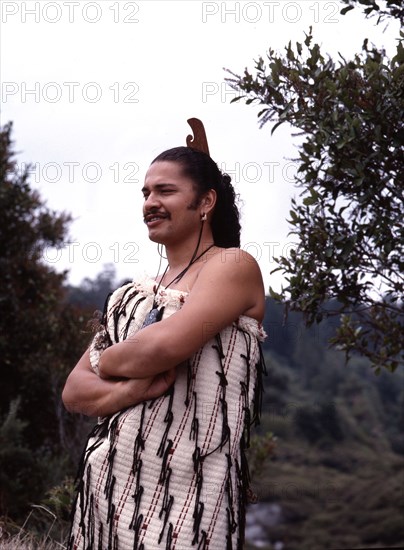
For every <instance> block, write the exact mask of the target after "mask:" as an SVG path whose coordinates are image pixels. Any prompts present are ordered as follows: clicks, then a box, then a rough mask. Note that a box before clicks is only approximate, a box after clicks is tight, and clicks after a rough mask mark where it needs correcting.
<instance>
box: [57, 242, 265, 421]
mask: <svg viewBox="0 0 404 550" xmlns="http://www.w3.org/2000/svg"><path fill="white" fill-rule="evenodd" d="M263 312H264V288H263V283H262V276H261V272H260V270H259V267H258V265H257V263H256V262H255V260H254V259H253V258H252V257H251V256H250V255H249V254H247V253H246V252H243V251H241V250H239V249H224V250H223V251H222V253H219V254H216V255H214V256H212V257H211V258H210V259H209V260H208V261H207V262H206V264H204V266H203V267H202V268H201V270H200V272H199V275H198V278H197V280H196V282H195V284H194V286H193V287H192V290H191V292H190V293H189V295H188V297H187V300H186V301H185V303H184V305H183V307H182V308H181V309H180V310H179V311H178V312H176V313H174V314H173V315H171V316H170V317H168V318H166V319H163V320H162V321H160V322H159V323H156V324H154V325H150V326H148V327H146V328H144V329H142V330H140V331H139V332H137V333H136V334H135V335H134V336H132V337H129V338H128V339H126V340H124V341H122V342H119V343H117V344H114V345H112V346H111V347H109V348H107V349H106V350H105V351H104V352H103V353H102V355H101V357H100V361H99V372H100V376H98V375H97V374H96V373H95V372H94V371H93V369H92V368H91V365H90V357H89V351H88V350H87V351H86V352H85V353H84V355H83V356H82V358H81V359H80V360H79V362H78V363H77V365H76V367H75V368H74V369H73V371H72V372H71V373H70V375H69V377H68V379H67V381H66V385H65V388H64V390H63V394H62V399H63V402H64V404H65V406H66V408H67V410H69V411H70V412H79V413H82V414H85V415H88V416H107V415H110V414H113V413H115V412H118V411H119V410H122V409H124V408H126V407H129V406H131V405H136V404H138V403H140V402H142V401H145V400H148V399H154V398H156V397H158V396H160V395H162V394H163V393H164V392H165V391H166V390H167V389H168V388H169V387H170V385H171V384H173V382H174V380H175V367H176V365H179V364H180V363H182V362H183V361H185V360H186V359H188V358H189V357H191V356H192V355H193V354H194V353H195V352H196V351H197V350H198V349H199V348H201V347H202V346H203V345H204V344H205V343H206V342H207V341H208V340H210V339H211V338H212V337H213V336H214V335H215V334H217V333H218V332H220V331H221V330H223V329H224V328H225V327H227V326H229V325H231V324H232V323H233V322H234V321H235V320H237V319H238V317H239V316H240V315H243V314H244V315H249V316H251V317H254V318H256V319H257V320H258V321H261V320H262V317H263Z"/></svg>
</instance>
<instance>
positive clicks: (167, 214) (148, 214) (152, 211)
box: [143, 208, 171, 223]
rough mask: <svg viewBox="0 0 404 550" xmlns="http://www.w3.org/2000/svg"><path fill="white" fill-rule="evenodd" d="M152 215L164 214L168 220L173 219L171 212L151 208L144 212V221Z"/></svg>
mask: <svg viewBox="0 0 404 550" xmlns="http://www.w3.org/2000/svg"><path fill="white" fill-rule="evenodd" d="M152 216H162V217H163V218H167V219H168V220H169V219H171V215H170V214H169V212H162V211H161V210H158V209H157V208H151V209H150V210H147V211H146V212H145V213H144V215H143V222H144V223H147V220H148V219H149V218H150V217H152Z"/></svg>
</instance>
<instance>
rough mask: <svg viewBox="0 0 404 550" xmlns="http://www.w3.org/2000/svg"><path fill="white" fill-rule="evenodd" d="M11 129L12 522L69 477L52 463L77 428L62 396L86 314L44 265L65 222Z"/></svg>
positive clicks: (7, 307)
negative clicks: (19, 157) (37, 185)
mask: <svg viewBox="0 0 404 550" xmlns="http://www.w3.org/2000/svg"><path fill="white" fill-rule="evenodd" d="M11 132H12V124H11V123H9V124H7V125H6V126H4V128H1V130H0V208H1V213H2V215H1V218H0V249H1V251H2V252H1V257H0V279H1V291H0V418H4V419H5V420H4V423H3V425H2V426H3V427H2V428H1V433H0V438H1V439H2V443H1V447H2V453H1V457H0V461H1V463H2V467H1V469H2V471H3V472H8V471H10V472H12V471H14V470H15V468H16V467H17V466H16V465H18V464H20V465H21V468H20V467H18V468H17V470H18V471H19V472H20V473H19V474H18V475H17V474H16V477H15V480H14V481H13V479H12V475H11V473H9V474H7V475H6V474H4V475H3V476H2V477H0V516H1V515H3V514H8V513H10V514H13V515H14V517H15V516H16V515H18V514H19V513H20V514H23V513H24V506H25V507H27V506H29V504H30V502H31V503H32V502H35V500H36V501H38V499H39V498H40V497H41V492H42V490H43V489H44V490H45V488H46V487H45V486H46V484H47V483H52V482H57V481H59V480H58V479H56V478H58V477H59V474H60V475H63V477H64V476H65V475H66V474H65V472H59V471H58V469H59V468H60V467H59V466H58V465H57V463H58V462H59V463H61V464H62V463H63V464H64V466H66V463H67V462H68V461H67V460H64V461H63V460H61V457H63V456H64V454H65V453H66V451H65V447H67V446H68V445H67V443H68V442H69V441H70V440H71V439H72V438H71V437H69V433H70V432H71V431H72V430H73V432H74V429H75V428H74V427H72V426H69V425H68V422H67V421H66V413H65V412H64V411H63V408H62V405H61V399H60V394H61V388H62V385H63V383H64V380H65V378H66V374H67V372H68V371H69V370H70V369H71V368H72V366H73V365H74V364H75V362H76V361H77V359H78V357H79V356H80V354H81V353H82V352H83V349H84V346H85V342H86V341H87V340H88V338H89V336H88V334H84V331H83V328H84V327H85V324H86V322H87V319H88V316H87V319H86V316H85V315H84V314H83V311H82V310H78V309H77V308H75V307H73V306H70V305H69V304H68V303H67V301H66V299H65V298H66V289H65V287H64V281H65V273H57V272H56V271H54V270H53V269H52V268H50V267H49V266H48V265H47V264H46V263H45V262H44V261H43V249H44V247H56V246H61V245H62V243H63V241H64V240H65V238H66V233H67V225H68V222H69V220H70V217H69V215H67V214H65V213H61V214H58V213H55V212H53V211H51V210H50V209H49V208H47V207H46V205H45V204H44V202H43V201H42V199H41V197H40V196H39V194H38V193H37V192H36V191H34V190H32V189H31V188H30V185H29V182H28V170H29V167H27V168H26V169H25V170H23V171H20V170H19V168H18V166H17V163H16V160H15V152H14V149H13V143H12V140H11ZM17 402H18V414H17V407H16V405H13V403H17ZM9 426H14V427H15V431H16V433H15V438H14V439H13V437H11V435H12V434H11V432H10V429H9ZM6 428H7V430H6ZM69 430H70V432H69ZM10 434H11V435H10ZM6 436H7V437H6ZM3 444H4V445H3ZM6 463H7V467H6V466H5V464H6ZM24 465H25V466H24ZM13 468H14V469H13ZM28 470H29V471H30V475H29V476H28V475H25V474H26V472H27V471H28ZM45 473H46V475H45ZM24 476H25V477H24ZM52 477H55V479H52ZM20 489H21V491H22V492H21V493H20Z"/></svg>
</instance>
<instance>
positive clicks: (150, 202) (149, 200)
mask: <svg viewBox="0 0 404 550" xmlns="http://www.w3.org/2000/svg"><path fill="white" fill-rule="evenodd" d="M159 206H160V201H159V199H158V196H157V195H156V193H153V191H152V192H151V193H149V195H148V196H147V197H146V198H145V201H144V203H143V210H144V211H145V212H147V211H149V210H151V209H153V208H154V209H155V208H158V207H159Z"/></svg>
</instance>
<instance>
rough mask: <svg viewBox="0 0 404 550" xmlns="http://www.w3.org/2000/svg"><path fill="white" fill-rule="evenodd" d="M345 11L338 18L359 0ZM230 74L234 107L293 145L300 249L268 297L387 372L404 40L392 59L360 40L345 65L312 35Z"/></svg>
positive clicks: (403, 119) (390, 11)
mask: <svg viewBox="0 0 404 550" xmlns="http://www.w3.org/2000/svg"><path fill="white" fill-rule="evenodd" d="M345 3H347V4H349V6H347V7H346V8H345V11H347V8H348V7H354V5H355V4H356V3H357V2H355V1H354V0H346V2H345ZM360 3H361V4H365V5H366V6H367V7H366V10H367V11H366V13H367V14H370V13H372V12H373V11H375V12H378V13H379V16H380V15H383V16H384V17H387V16H390V15H393V16H397V17H398V18H400V17H402V14H403V11H404V8H403V7H402V3H401V1H400V2H394V1H391V2H387V4H386V5H385V9H384V11H383V13H380V10H378V9H377V7H376V4H375V3H374V2H373V1H371V0H369V1H362V0H361V1H360ZM343 11H344V10H343ZM403 36H404V35H403V34H402V35H401V38H402V37H403ZM231 75H232V76H231V77H230V78H228V82H229V83H230V84H231V85H232V86H233V88H234V89H236V90H237V91H238V92H239V94H240V95H239V97H238V98H236V99H235V100H233V101H237V100H239V99H241V98H245V99H246V102H247V104H250V103H258V104H260V105H262V106H263V108H262V109H261V110H260V112H259V113H258V117H259V121H260V124H261V126H263V125H264V124H266V123H273V127H272V132H274V131H275V130H276V128H277V127H279V126H280V125H281V124H284V123H288V124H289V125H290V126H291V127H292V128H293V129H297V130H298V131H299V135H300V136H301V141H300V144H299V147H298V151H299V153H298V154H299V156H298V158H297V159H296V162H297V163H298V170H297V176H296V183H297V185H298V186H299V187H301V189H302V193H301V197H302V200H299V201H298V200H296V199H294V200H292V205H291V210H290V220H289V223H290V224H291V233H292V234H294V235H296V237H297V241H298V244H297V245H296V247H295V249H293V250H291V251H290V255H289V257H281V258H279V259H278V263H279V267H278V268H277V270H281V271H282V272H283V273H284V276H285V279H286V281H287V285H286V287H285V288H283V289H282V291H281V294H280V295H279V294H277V293H275V292H273V291H272V289H271V292H272V296H273V297H276V298H277V299H278V300H282V301H284V302H285V303H286V306H287V308H288V309H290V310H297V311H301V312H303V314H304V316H305V321H306V322H307V323H308V324H309V325H311V324H313V323H314V322H316V321H317V322H318V321H320V320H321V319H323V318H327V317H329V316H331V315H339V316H340V326H339V328H338V329H337V332H336V335H335V336H334V337H333V338H332V339H331V343H332V344H334V345H336V346H337V347H339V348H340V349H343V350H345V352H346V354H347V358H349V357H350V356H351V355H352V353H357V352H359V353H360V354H362V355H364V356H367V357H368V358H369V359H370V360H371V362H372V364H373V365H374V366H376V367H377V368H380V367H387V368H388V369H390V370H394V369H395V368H396V367H397V366H398V364H399V363H400V362H401V361H402V359H403V351H402V350H403V349H404V345H403V344H404V336H403V334H404V331H403V325H404V322H403V301H402V297H403V282H404V275H403V267H404V262H403V258H404V250H403V247H404V244H403V243H404V229H403V224H402V216H403V214H402V212H403V191H404V162H403V159H404V155H403V153H404V151H403V145H404V46H403V41H402V40H398V42H397V52H396V55H395V56H394V57H393V58H392V59H391V60H390V59H388V58H387V56H386V54H385V52H384V51H383V49H377V48H376V47H375V46H371V47H370V46H369V44H368V40H365V41H364V43H363V47H362V51H361V52H360V53H359V54H357V55H355V56H354V57H353V59H351V60H346V59H344V58H342V56H340V59H339V60H338V61H334V60H333V59H331V58H330V57H328V56H325V55H323V54H322V52H321V51H320V46H319V45H318V44H315V43H313V36H312V30H311V29H310V32H309V33H307V34H306V38H305V40H304V43H302V44H301V43H296V45H295V46H292V44H291V43H289V44H288V46H287V47H286V48H285V55H283V56H282V55H279V54H277V53H276V52H275V51H274V50H272V49H270V50H269V52H268V54H267V59H264V58H263V57H260V58H259V59H258V61H256V64H255V71H253V72H250V71H249V70H247V69H246V70H245V72H244V75H243V76H240V75H237V74H234V73H231ZM277 270H275V271H277ZM329 300H334V307H330V305H329Z"/></svg>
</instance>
